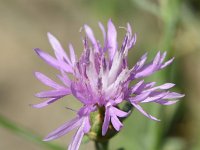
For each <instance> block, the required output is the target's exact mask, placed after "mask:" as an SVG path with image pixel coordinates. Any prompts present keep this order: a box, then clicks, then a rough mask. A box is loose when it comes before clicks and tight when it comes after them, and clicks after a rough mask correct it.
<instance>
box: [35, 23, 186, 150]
mask: <svg viewBox="0 0 200 150" xmlns="http://www.w3.org/2000/svg"><path fill="white" fill-rule="evenodd" d="M99 27H100V29H101V31H102V33H103V37H104V44H103V46H102V45H101V44H100V42H99V41H98V40H96V38H95V36H94V34H93V31H92V30H91V28H90V27H89V26H88V25H84V30H85V33H86V37H85V38H84V40H83V53H82V54H81V56H80V58H79V59H78V58H77V56H76V54H75V52H74V49H73V46H72V45H71V44H70V45H69V51H70V57H69V56H68V55H67V54H66V52H65V51H64V49H63V48H62V46H61V44H60V43H59V42H58V40H57V39H56V38H55V37H54V36H53V35H51V34H50V33H48V39H49V42H50V44H51V46H52V47H53V50H54V53H55V56H56V58H54V57H52V56H50V55H49V54H47V53H46V52H44V51H42V50H40V49H38V48H36V49H35V51H36V53H37V54H38V55H39V56H40V57H41V58H42V59H43V60H44V61H45V62H47V63H48V64H49V65H51V66H52V67H54V68H56V69H57V70H59V72H60V73H59V75H57V77H58V79H59V80H60V81H61V82H62V85H61V84H58V83H56V82H55V81H53V80H51V79H50V78H48V77H47V76H45V75H44V74H42V73H39V72H36V73H35V75H36V77H37V78H38V79H39V80H40V81H41V82H42V83H44V84H45V85H47V86H49V87H51V88H52V90H50V91H43V92H40V93H37V94H36V96H37V97H39V98H45V99H46V98H47V100H46V101H44V102H42V103H40V104H36V105H33V107H35V108H42V107H45V106H47V105H49V104H51V103H53V102H55V101H57V100H59V99H61V98H63V97H64V96H67V95H70V94H71V95H73V96H74V97H75V98H76V99H77V100H78V101H80V102H81V103H82V107H81V108H80V109H79V110H78V111H77V115H76V116H75V118H74V119H72V120H71V121H69V122H66V123H64V124H63V125H62V126H61V127H59V128H58V129H56V130H55V131H53V132H52V133H50V134H49V135H48V136H47V137H46V138H45V139H44V141H49V140H53V139H56V138H59V137H61V136H63V135H64V134H67V133H68V132H69V131H71V130H73V129H75V128H76V129H77V128H78V129H77V132H76V133H75V135H74V137H73V139H72V142H71V143H70V145H69V147H68V150H78V148H79V146H80V143H81V140H82V138H83V136H84V135H85V134H88V133H89V132H90V130H91V126H93V124H92V123H91V122H92V121H91V114H92V113H93V112H96V111H98V110H99V109H102V110H103V111H101V112H102V113H103V114H101V115H102V116H103V119H102V124H101V125H102V127H101V134H102V136H105V135H106V134H107V132H108V130H109V127H110V126H112V128H113V129H115V131H116V132H117V131H119V130H120V129H121V128H122V127H123V124H122V121H121V119H120V118H124V117H127V116H128V115H129V114H130V111H123V110H120V109H119V107H118V105H119V104H120V103H122V102H124V101H126V102H127V103H130V104H132V106H133V108H135V109H137V110H139V111H140V112H141V113H142V114H143V115H145V116H146V117H148V118H150V119H153V120H156V121H158V119H157V118H155V117H153V116H151V115H150V114H148V113H147V112H145V111H144V110H143V108H142V107H141V106H140V104H142V103H151V102H153V103H158V104H161V105H172V104H174V103H176V102H177V99H179V98H181V97H183V96H184V95H182V94H179V93H176V92H170V91H169V89H170V88H172V87H173V86H174V84H173V83H165V84H163V85H159V86H155V84H156V83H155V82H148V83H146V82H145V81H144V80H143V78H144V77H147V76H149V75H151V74H153V73H155V72H156V71H159V70H161V69H163V68H165V67H166V66H168V65H169V64H171V63H172V61H173V59H174V58H172V59H170V60H168V61H166V62H164V59H165V57H166V52H164V53H161V52H158V53H157V55H156V56H155V58H154V59H153V60H152V61H151V62H150V63H146V60H147V54H144V55H143V56H142V57H141V58H140V60H139V61H138V62H137V63H136V64H135V65H134V66H133V67H132V68H129V67H128V60H127V55H128V52H129V50H130V49H131V48H132V47H133V46H134V45H135V42H136V34H132V30H131V26H130V24H129V23H128V24H127V27H126V28H125V29H126V35H125V38H124V41H123V43H122V46H121V47H120V46H119V45H118V43H117V31H116V28H115V26H114V24H113V23H112V21H111V20H109V21H108V24H107V32H106V30H105V28H104V26H103V25H102V24H101V23H99ZM69 75H70V77H69ZM71 76H72V77H71ZM132 81H135V82H136V84H134V85H132V86H130V83H131V82H132ZM174 99H176V100H174Z"/></svg>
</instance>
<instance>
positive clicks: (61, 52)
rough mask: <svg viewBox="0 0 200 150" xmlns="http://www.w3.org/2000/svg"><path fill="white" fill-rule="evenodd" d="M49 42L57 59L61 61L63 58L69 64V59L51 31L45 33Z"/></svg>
mask: <svg viewBox="0 0 200 150" xmlns="http://www.w3.org/2000/svg"><path fill="white" fill-rule="evenodd" d="M47 36H48V39H49V42H50V44H51V46H52V47H53V49H54V52H55V55H56V57H57V59H58V60H60V61H63V58H64V59H65V60H66V61H67V62H68V63H69V64H70V63H71V62H70V60H69V58H68V56H67V54H66V53H65V51H64V49H63V48H62V46H61V44H60V42H59V41H58V40H57V39H56V37H54V36H53V35H52V34H51V33H47Z"/></svg>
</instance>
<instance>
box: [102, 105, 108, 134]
mask: <svg viewBox="0 0 200 150" xmlns="http://www.w3.org/2000/svg"><path fill="white" fill-rule="evenodd" d="M109 124H110V113H109V110H108V109H106V111H105V116H104V121H103V126H102V135H103V136H104V135H106V132H107V131H108V127H109Z"/></svg>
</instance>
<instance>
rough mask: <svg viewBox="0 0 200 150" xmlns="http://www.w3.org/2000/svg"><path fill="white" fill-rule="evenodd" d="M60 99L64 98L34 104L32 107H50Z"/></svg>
mask: <svg viewBox="0 0 200 150" xmlns="http://www.w3.org/2000/svg"><path fill="white" fill-rule="evenodd" d="M60 98H62V97H57V98H50V99H48V100H46V101H44V102H42V103H39V104H34V105H31V106H32V107H34V108H43V107H45V106H48V105H49V104H51V103H53V102H55V101H57V100H58V99H60Z"/></svg>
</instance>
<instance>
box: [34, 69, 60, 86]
mask: <svg viewBox="0 0 200 150" xmlns="http://www.w3.org/2000/svg"><path fill="white" fill-rule="evenodd" d="M35 76H36V77H37V79H38V80H40V81H41V82H42V83H44V84H45V85H47V86H50V87H52V88H55V89H61V88H64V87H63V86H61V85H59V84H57V83H56V82H55V81H53V80H51V79H50V78H49V77H47V76H46V75H44V74H42V73H40V72H35Z"/></svg>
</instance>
